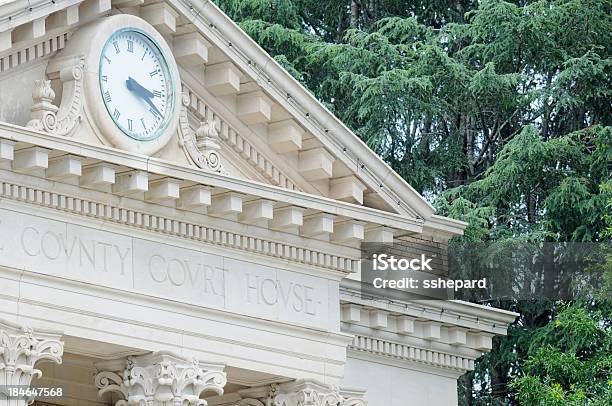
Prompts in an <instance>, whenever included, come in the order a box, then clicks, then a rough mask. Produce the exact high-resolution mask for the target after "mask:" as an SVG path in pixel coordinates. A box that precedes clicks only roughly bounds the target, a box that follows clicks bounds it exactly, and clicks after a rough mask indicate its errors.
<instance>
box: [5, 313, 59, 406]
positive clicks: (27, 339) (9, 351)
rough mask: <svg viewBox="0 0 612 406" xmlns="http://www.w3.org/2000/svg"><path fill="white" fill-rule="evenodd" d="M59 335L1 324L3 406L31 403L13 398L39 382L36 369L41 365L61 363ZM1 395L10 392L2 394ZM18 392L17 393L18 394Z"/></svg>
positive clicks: (40, 374)
mask: <svg viewBox="0 0 612 406" xmlns="http://www.w3.org/2000/svg"><path fill="white" fill-rule="evenodd" d="M60 338H61V334H60V333H57V332H50V331H42V330H37V331H36V332H34V331H33V330H32V329H31V328H27V327H22V326H19V325H17V324H13V323H11V322H8V321H4V320H0V388H2V390H1V391H0V406H25V405H27V404H29V403H30V400H31V399H28V398H27V397H25V396H19V395H18V396H10V397H8V398H7V395H12V394H13V393H14V392H12V391H13V390H15V388H17V390H18V391H19V390H21V391H22V394H23V392H24V391H25V390H27V389H28V388H29V387H30V384H31V383H32V378H33V377H35V376H36V377H37V378H40V377H41V376H42V372H41V371H40V370H39V369H36V364H37V363H38V361H40V360H43V359H47V360H50V361H53V362H56V363H58V364H61V363H62V355H63V354H64V343H63V342H62V341H60ZM2 392H8V393H5V394H2ZM18 393H19V392H17V394H18Z"/></svg>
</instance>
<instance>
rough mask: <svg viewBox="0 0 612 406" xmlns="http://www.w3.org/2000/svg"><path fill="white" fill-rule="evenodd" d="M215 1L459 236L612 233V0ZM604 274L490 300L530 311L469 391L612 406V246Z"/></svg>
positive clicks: (478, 397) (468, 399)
mask: <svg viewBox="0 0 612 406" xmlns="http://www.w3.org/2000/svg"><path fill="white" fill-rule="evenodd" d="M216 1H217V3H218V4H219V5H220V6H221V7H222V8H223V9H224V11H225V12H226V13H228V14H229V16H230V17H231V18H233V19H234V20H235V21H237V22H238V23H239V24H240V25H241V27H242V28H243V29H244V30H245V31H246V32H247V33H248V34H249V35H251V36H252V37H253V38H254V39H255V40H256V41H257V42H258V43H259V44H260V45H262V46H263V47H264V48H265V49H266V50H267V51H268V52H269V53H270V54H271V55H272V56H273V57H274V58H275V59H276V60H277V61H278V62H279V63H281V65H283V66H284V67H285V68H286V69H287V70H288V71H289V72H290V73H291V74H292V75H293V76H294V77H296V78H297V79H298V80H300V81H301V82H302V83H303V84H304V85H305V86H306V87H307V88H308V89H309V90H310V91H311V92H313V93H314V94H315V95H316V96H317V97H318V98H319V100H321V101H322V102H323V103H324V104H325V105H327V106H328V107H329V108H330V109H331V110H332V112H334V113H335V114H336V115H337V116H338V117H339V118H340V119H341V120H343V121H344V122H345V123H346V124H347V125H348V126H349V127H351V128H352V129H353V130H354V131H355V132H356V133H357V134H358V135H359V136H360V137H361V138H362V139H363V140H364V141H366V142H367V143H368V144H369V145H370V146H371V147H372V148H373V149H374V150H375V151H376V152H377V153H378V154H380V155H381V156H382V157H383V159H384V160H385V161H387V162H388V163H389V164H390V165H391V166H392V167H393V168H394V169H395V170H396V171H397V172H398V173H399V174H401V175H402V176H403V177H404V178H405V179H406V180H407V181H408V182H409V183H410V184H411V185H412V186H413V187H415V188H416V189H417V190H419V191H420V192H421V193H422V194H423V195H424V196H425V197H426V198H428V199H430V200H432V201H435V205H436V206H437V208H438V210H439V212H440V213H441V214H445V215H449V216H451V217H455V218H459V219H462V220H465V221H468V222H469V224H470V226H469V227H468V229H467V230H466V235H465V236H464V237H463V240H470V241H476V242H490V243H494V244H507V243H515V242H517V241H519V242H520V241H526V242H533V243H538V242H563V241H572V242H602V241H608V242H609V241H610V240H611V239H612V216H611V215H610V213H611V212H612V177H611V173H612V127H611V126H612V114H611V113H612V97H611V93H612V86H611V84H612V83H611V82H612V76H611V68H612V59H611V52H610V51H611V48H612V2H611V1H610V0H538V1H530V0H520V1H510V2H506V1H500V0H484V1H480V2H478V1H472V0H432V1H422V0H414V1H399V0H328V1H326V2H320V1H313V0H216ZM597 272H598V273H599V274H601V275H603V276H604V284H603V288H602V290H601V291H600V292H598V293H597V294H594V293H592V292H587V296H586V298H585V299H584V300H582V301H576V302H573V303H562V302H558V301H548V300H539V301H512V300H506V301H498V302H495V303H491V304H492V305H495V306H496V307H503V308H506V309H510V310H516V311H518V312H520V313H521V317H520V318H519V319H518V320H517V322H516V323H515V325H513V326H512V327H511V328H510V330H509V333H508V336H507V337H499V338H496V339H495V341H494V344H495V345H494V349H493V351H492V352H491V353H490V354H488V355H485V356H484V357H483V358H481V360H480V361H479V362H478V363H477V368H476V370H475V371H473V372H472V373H470V374H467V375H466V376H465V377H463V378H462V379H461V381H460V395H461V396H460V398H461V399H462V402H463V404H469V405H484V404H516V403H521V404H527V405H540V404H543V405H544V404H545V405H557V404H559V405H561V404H593V405H599V404H602V405H603V404H610V403H611V402H610V397H611V396H612V395H611V393H612V382H610V381H609V376H610V375H611V371H610V369H611V368H612V360H611V359H610V357H611V355H610V354H611V348H610V318H611V312H610V304H609V301H608V302H606V300H607V299H609V298H610V295H611V293H612V254H610V253H609V252H608V262H607V263H605V264H602V265H600V266H599V268H598V269H597ZM555 277H556V275H543V278H549V279H550V280H552V279H551V278H555Z"/></svg>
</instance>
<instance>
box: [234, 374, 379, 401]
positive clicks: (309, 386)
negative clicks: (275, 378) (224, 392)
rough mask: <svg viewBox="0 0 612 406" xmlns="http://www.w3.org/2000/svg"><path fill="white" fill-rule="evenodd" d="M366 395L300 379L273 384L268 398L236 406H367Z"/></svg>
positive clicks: (357, 391)
mask: <svg viewBox="0 0 612 406" xmlns="http://www.w3.org/2000/svg"><path fill="white" fill-rule="evenodd" d="M245 394H246V391H245ZM364 394H365V391H359V390H345V389H340V388H339V387H337V386H333V385H327V384H323V383H321V382H317V381H315V380H312V379H300V380H297V381H293V382H287V383H283V384H272V385H271V386H270V388H269V392H268V396H267V398H259V397H258V399H254V398H247V399H243V400H241V401H239V402H237V403H236V406H264V405H266V406H367V404H368V402H367V401H366V400H365V399H364Z"/></svg>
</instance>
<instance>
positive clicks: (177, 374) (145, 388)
mask: <svg viewBox="0 0 612 406" xmlns="http://www.w3.org/2000/svg"><path fill="white" fill-rule="evenodd" d="M204 368H208V369H204ZM222 370H223V365H208V366H203V365H201V364H200V363H199V362H198V361H196V360H191V361H189V360H185V359H183V358H180V357H178V356H176V355H173V354H171V353H169V352H164V351H162V352H158V353H154V354H150V355H143V356H134V357H129V358H128V359H127V361H126V364H125V369H123V371H118V372H117V371H102V372H100V373H98V374H97V375H96V379H95V383H96V387H97V388H98V395H99V396H103V395H105V394H106V393H109V392H114V393H116V394H118V395H119V396H120V397H122V398H123V399H121V400H119V401H117V402H116V403H115V406H132V405H133V406H141V405H142V406H144V405H147V406H163V405H167V404H170V403H171V404H180V405H186V406H187V405H190V406H206V405H207V404H208V403H207V402H206V400H204V399H200V396H201V395H202V393H204V392H206V391H212V392H214V393H217V394H218V395H222V394H223V387H224V386H225V384H226V383H227V378H226V375H225V373H224V372H223V371H222Z"/></svg>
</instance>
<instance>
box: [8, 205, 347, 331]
mask: <svg viewBox="0 0 612 406" xmlns="http://www.w3.org/2000/svg"><path fill="white" fill-rule="evenodd" d="M247 259H248V258H244V260H242V259H241V260H238V259H233V258H228V257H226V256H224V255H219V254H217V253H215V254H211V253H209V252H206V251H203V250H201V249H200V248H198V247H197V246H194V247H193V248H185V247H182V246H176V245H172V244H171V243H170V241H169V242H168V243H166V242H156V241H149V240H145V239H142V238H136V237H132V236H129V235H126V234H122V233H117V232H113V231H112V230H110V229H104V228H103V227H100V226H99V225H98V226H92V227H87V226H81V225H75V224H72V223H68V222H63V221H57V220H51V219H47V218H42V217H38V216H34V215H30V214H25V213H20V212H15V211H12V210H5V209H0V271H1V267H2V266H8V267H12V268H15V269H23V270H26V271H30V272H36V273H41V274H47V275H50V276H56V277H61V278H63V279H72V280H77V281H84V282H89V283H94V284H97V285H99V286H106V287H109V288H113V289H119V290H126V291H136V292H139V293H142V294H146V295H149V296H155V297H158V298H160V299H167V300H173V301H179V302H183V303H188V304H192V305H196V306H203V307H209V308H214V309H218V310H225V311H229V312H233V313H238V314H244V315H248V316H254V317H261V318H266V319H270V320H280V321H284V322H291V323H297V324H304V325H311V326H316V327H326V326H327V324H326V321H325V319H326V317H321V316H322V315H323V314H328V313H329V311H330V310H329V309H328V304H329V297H328V295H329V292H330V290H329V286H330V285H329V284H330V283H336V284H337V282H335V281H334V282H330V281H328V280H326V279H323V278H318V277H315V276H312V275H307V274H303V273H297V272H292V271H289V270H284V269H279V268H276V267H273V266H267V265H263V264H259V263H255V262H250V261H248V260H247ZM330 317H331V316H330Z"/></svg>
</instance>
